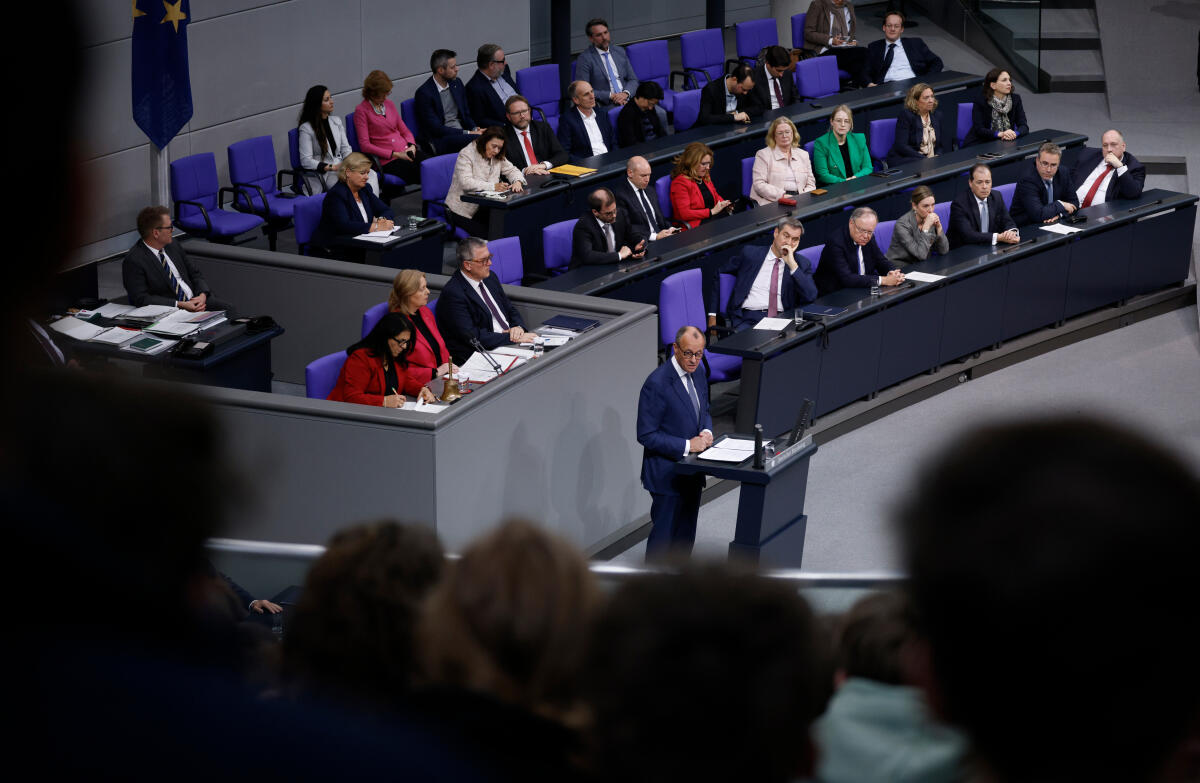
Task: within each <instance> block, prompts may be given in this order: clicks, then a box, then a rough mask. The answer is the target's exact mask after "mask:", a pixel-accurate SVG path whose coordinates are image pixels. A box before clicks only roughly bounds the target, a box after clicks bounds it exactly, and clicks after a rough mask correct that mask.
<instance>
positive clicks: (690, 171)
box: [671, 141, 733, 228]
mask: <svg viewBox="0 0 1200 783" xmlns="http://www.w3.org/2000/svg"><path fill="white" fill-rule="evenodd" d="M712 163H713V151H712V150H711V149H709V147H708V145H707V144H701V143H700V142H698V141H693V142H692V143H691V144H689V145H687V146H686V147H684V148H683V154H681V155H680V156H679V157H678V158H676V159H675V169H674V170H673V171H672V172H671V212H672V213H673V216H674V219H675V222H676V223H677V224H680V225H682V226H685V227H687V228H695V227H696V226H698V225H700V224H701V223H702V222H704V221H705V220H709V219H711V218H715V217H717V216H718V215H722V214H724V215H728V214H729V213H731V212H733V203H732V202H730V201H727V200H726V199H723V198H721V194H720V193H717V189H716V188H715V187H714V186H713V184H712V179H711V178H710V177H709V172H710V171H712Z"/></svg>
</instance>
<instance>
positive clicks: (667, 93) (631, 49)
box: [613, 41, 687, 128]
mask: <svg viewBox="0 0 1200 783" xmlns="http://www.w3.org/2000/svg"><path fill="white" fill-rule="evenodd" d="M625 54H627V55H629V64H630V66H632V67H633V72H634V73H636V74H637V77H638V81H639V82H654V83H655V84H657V85H658V86H659V87H662V88H663V99H662V103H661V106H662V107H663V109H665V110H667V111H669V112H673V111H675V90H674V89H673V88H672V85H671V81H672V78H673V77H675V76H679V77H680V86H683V84H682V83H683V82H684V81H685V80H686V79H687V74H685V73H684V72H683V71H672V70H671V55H670V52H669V51H668V49H667V42H666V41H643V42H642V43H636V44H630V45H629V46H626V47H625ZM613 127H614V128H615V127H616V126H615V125H614V126H613Z"/></svg>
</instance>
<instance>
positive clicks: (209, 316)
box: [146, 308, 225, 337]
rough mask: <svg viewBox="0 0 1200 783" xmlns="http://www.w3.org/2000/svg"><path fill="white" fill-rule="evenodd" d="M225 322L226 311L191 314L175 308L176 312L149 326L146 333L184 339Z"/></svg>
mask: <svg viewBox="0 0 1200 783" xmlns="http://www.w3.org/2000/svg"><path fill="white" fill-rule="evenodd" d="M224 320H225V311H224V310H213V311H204V312H199V313H191V312H188V311H187V310H182V309H179V308H175V311H174V312H172V313H171V314H170V315H168V316H167V317H166V318H163V319H161V320H159V321H156V322H155V323H154V324H152V325H151V326H147V327H146V331H147V332H153V333H154V334H161V335H166V336H167V337H184V336H186V335H189V334H191V333H192V332H195V331H197V330H199V329H207V328H209V327H210V326H216V325H217V324H219V323H222V322H223V321H224Z"/></svg>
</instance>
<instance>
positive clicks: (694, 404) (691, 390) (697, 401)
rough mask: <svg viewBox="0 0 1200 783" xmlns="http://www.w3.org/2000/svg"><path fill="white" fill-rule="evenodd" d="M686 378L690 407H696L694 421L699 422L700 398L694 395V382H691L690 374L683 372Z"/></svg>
mask: <svg viewBox="0 0 1200 783" xmlns="http://www.w3.org/2000/svg"><path fill="white" fill-rule="evenodd" d="M684 376H685V377H686V378H687V387H688V395H689V396H691V398H692V407H693V408H695V409H696V423H697V424H698V423H699V422H700V398H699V397H698V396H697V395H696V384H695V383H693V382H692V374H691V373H690V372H685V373H684Z"/></svg>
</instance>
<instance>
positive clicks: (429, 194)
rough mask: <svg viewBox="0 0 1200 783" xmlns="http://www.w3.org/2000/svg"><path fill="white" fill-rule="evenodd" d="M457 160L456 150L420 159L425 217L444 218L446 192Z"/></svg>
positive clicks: (422, 203)
mask: <svg viewBox="0 0 1200 783" xmlns="http://www.w3.org/2000/svg"><path fill="white" fill-rule="evenodd" d="M457 162H458V153H457V152H452V153H450V154H449V155H435V156H433V157H432V158H426V159H425V160H423V161H421V205H422V210H423V212H424V215H425V217H427V218H438V219H439V220H446V194H447V193H449V192H450V181H451V180H453V179H454V164H455V163H457Z"/></svg>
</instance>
